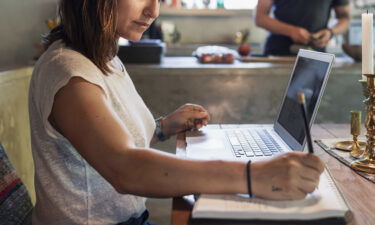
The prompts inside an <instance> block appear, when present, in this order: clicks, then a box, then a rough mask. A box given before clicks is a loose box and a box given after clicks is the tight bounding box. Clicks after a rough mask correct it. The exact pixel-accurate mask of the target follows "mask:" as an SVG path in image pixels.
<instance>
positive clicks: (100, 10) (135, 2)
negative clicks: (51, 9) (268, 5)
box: [29, 0, 324, 225]
mask: <svg viewBox="0 0 375 225" xmlns="http://www.w3.org/2000/svg"><path fill="white" fill-rule="evenodd" d="M159 4H160V2H159V1H158V0H61V1H60V17H61V24H60V25H58V26H57V27H56V28H55V29H53V30H52V31H51V32H50V34H49V35H48V36H47V37H45V45H46V47H47V50H46V52H44V54H43V55H42V56H41V57H40V58H39V60H38V62H37V63H36V65H35V68H34V72H33V75H32V78H31V82H30V89H29V114H30V128H31V142H32V151H33V158H34V165H35V189H36V204H35V208H34V210H33V212H32V224H33V225H46V224H53V225H67V224H69V225H78V224H80V225H82V224H91V225H105V224H111V225H113V224H122V225H135V224H137V225H139V224H142V225H144V224H149V223H148V222H147V217H148V211H147V210H146V207H145V200H146V199H145V198H144V197H158V198H164V197H173V196H182V195H188V194H193V193H194V194H197V193H211V194H214V193H223V194H225V193H227V194H229V193H252V194H253V195H254V196H257V197H260V198H266V199H274V200H283V199H301V198H304V197H305V196H306V195H307V194H308V193H310V192H312V191H314V189H315V188H316V187H317V185H318V183H319V177H320V174H321V173H322V172H323V170H324V166H323V163H322V161H321V160H320V158H319V157H318V156H316V155H313V154H305V153H301V152H293V153H287V154H283V155H280V156H277V157H275V158H272V159H271V160H267V161H262V162H254V163H251V164H249V163H250V161H249V162H239V161H229V160H228V161H225V160H191V159H184V158H179V157H176V156H175V155H173V154H168V153H165V152H163V151H160V150H157V149H153V148H151V147H150V145H151V144H153V143H156V142H158V141H164V140H165V139H167V138H168V137H170V136H173V135H175V134H177V133H180V132H184V131H187V130H191V129H200V128H201V127H202V126H204V125H207V123H208V120H210V115H209V113H208V112H207V110H206V109H204V108H203V107H202V106H199V105H194V104H186V105H183V106H181V107H180V108H178V109H177V110H176V111H174V112H172V113H170V114H168V115H167V116H165V117H162V118H160V119H157V120H154V118H153V116H152V114H151V112H150V111H149V109H148V108H147V106H146V105H145V103H144V102H143V100H142V98H141V97H140V96H139V95H138V92H137V90H136V89H135V87H134V84H133V82H132V80H131V78H130V76H129V74H128V73H127V71H126V69H125V66H124V65H123V64H122V62H121V61H120V60H119V58H118V57H117V56H116V55H117V49H118V40H119V38H120V37H122V38H125V39H127V40H130V41H137V40H139V39H140V38H141V36H142V34H143V32H144V31H145V30H146V29H147V28H148V27H149V26H150V24H151V23H152V22H153V21H154V20H155V19H156V18H157V17H158V15H159V7H160V5H159ZM149 85H153V84H152V83H150V84H149ZM160 88H162V87H160ZM155 94H158V93H155ZM250 171H251V173H250ZM247 175H249V176H247ZM248 177H250V179H248ZM248 182H251V185H249V186H250V188H249V186H248Z"/></svg>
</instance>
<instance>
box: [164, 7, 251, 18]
mask: <svg viewBox="0 0 375 225" xmlns="http://www.w3.org/2000/svg"><path fill="white" fill-rule="evenodd" d="M252 14H253V10H251V9H247V10H243V9H240V10H227V9H184V8H169V7H166V6H162V7H161V8H160V16H162V17H165V16H189V17H190V16H191V17H193V16H199V17H229V16H237V17H238V16H247V17H249V16H252Z"/></svg>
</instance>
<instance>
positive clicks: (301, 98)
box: [297, 92, 314, 153]
mask: <svg viewBox="0 0 375 225" xmlns="http://www.w3.org/2000/svg"><path fill="white" fill-rule="evenodd" d="M297 96H298V102H299V103H300V104H301V111H302V116H303V122H304V124H305V126H304V127H305V132H306V139H307V148H308V150H309V153H314V149H313V144H312V139H311V134H310V129H309V124H308V123H307V113H306V99H305V94H304V93H303V92H299V93H297Z"/></svg>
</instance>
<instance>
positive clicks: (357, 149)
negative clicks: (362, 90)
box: [335, 111, 366, 158]
mask: <svg viewBox="0 0 375 225" xmlns="http://www.w3.org/2000/svg"><path fill="white" fill-rule="evenodd" d="M350 115H351V119H350V120H351V123H350V134H351V135H353V140H352V141H340V142H337V143H335V148H336V149H339V150H342V151H347V152H350V155H351V156H352V157H354V158H359V157H360V156H361V155H362V154H363V152H364V151H365V149H366V142H363V141H358V136H359V135H360V134H361V111H351V112H350Z"/></svg>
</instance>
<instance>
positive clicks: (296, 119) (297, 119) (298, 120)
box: [277, 56, 330, 145]
mask: <svg viewBox="0 0 375 225" xmlns="http://www.w3.org/2000/svg"><path fill="white" fill-rule="evenodd" d="M329 66H330V64H329V63H328V62H323V61H319V60H315V59H311V58H306V57H301V56H300V57H298V61H297V63H296V66H295V69H294V73H293V75H292V80H291V82H290V85H289V88H288V90H287V93H286V96H285V100H284V104H283V105H282V107H281V111H280V114H279V117H278V119H277V122H278V123H279V124H280V125H282V126H283V127H284V128H285V130H286V131H287V132H288V133H289V134H290V135H292V136H293V137H294V138H295V139H296V140H297V141H298V142H299V143H300V144H301V145H302V144H303V142H304V139H305V131H304V123H303V117H302V112H301V106H300V104H299V103H298V101H297V93H298V92H304V93H305V96H306V108H307V119H308V123H309V124H310V121H311V117H312V115H313V113H314V109H315V106H316V104H317V101H318V98H319V94H320V91H321V88H322V87H323V82H324V78H325V75H326V73H327V70H328V69H329Z"/></svg>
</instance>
